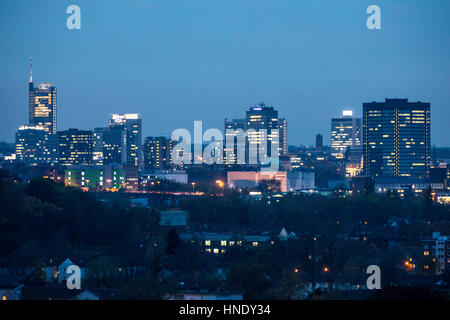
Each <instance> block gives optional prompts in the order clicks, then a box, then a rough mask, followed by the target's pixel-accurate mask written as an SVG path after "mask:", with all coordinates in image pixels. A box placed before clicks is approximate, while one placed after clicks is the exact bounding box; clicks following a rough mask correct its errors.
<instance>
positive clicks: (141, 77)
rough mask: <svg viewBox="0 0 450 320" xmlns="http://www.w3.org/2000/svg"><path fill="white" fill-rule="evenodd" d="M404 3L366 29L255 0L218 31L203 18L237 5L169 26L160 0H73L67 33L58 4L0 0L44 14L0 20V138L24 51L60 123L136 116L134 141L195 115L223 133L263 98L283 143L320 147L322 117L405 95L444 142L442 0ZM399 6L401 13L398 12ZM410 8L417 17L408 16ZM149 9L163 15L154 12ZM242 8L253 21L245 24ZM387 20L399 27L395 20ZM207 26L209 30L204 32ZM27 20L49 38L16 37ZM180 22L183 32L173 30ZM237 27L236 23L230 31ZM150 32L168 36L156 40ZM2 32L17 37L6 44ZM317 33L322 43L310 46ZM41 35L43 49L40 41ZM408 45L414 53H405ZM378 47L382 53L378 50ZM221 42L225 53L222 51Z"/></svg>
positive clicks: (11, 125)
mask: <svg viewBox="0 0 450 320" xmlns="http://www.w3.org/2000/svg"><path fill="white" fill-rule="evenodd" d="M409 3H410V2H408V3H405V2H399V3H397V4H390V3H388V2H384V1H381V2H380V3H379V5H380V6H381V8H382V10H383V27H382V30H376V31H370V30H368V29H367V28H365V25H364V22H365V18H366V16H365V10H364V9H365V7H367V6H366V4H365V3H361V4H358V5H356V6H353V7H352V5H351V4H347V3H345V4H342V7H339V6H337V5H336V4H334V3H332V2H329V3H324V4H319V5H317V6H312V5H311V4H309V3H307V4H303V5H300V4H295V3H289V4H284V5H281V4H274V3H271V2H270V1H263V2H261V3H260V4H258V5H256V4H255V6H254V7H253V9H254V10H253V11H249V10H250V9H249V8H247V7H246V8H244V9H242V12H241V11H240V13H239V14H238V16H237V17H236V26H234V27H232V26H230V25H229V24H227V23H226V22H224V24H223V25H221V26H220V25H218V24H217V23H215V22H214V21H212V20H211V19H213V18H219V17H220V18H229V17H230V15H232V14H233V10H232V9H233V8H234V7H236V8H237V7H239V8H240V6H239V5H237V4H229V5H224V6H220V9H223V12H221V13H219V12H218V9H219V8H218V7H217V6H218V5H217V4H208V5H206V4H202V5H203V6H205V5H206V7H205V10H206V13H208V12H209V13H211V18H205V17H202V19H203V20H201V22H199V23H197V24H195V23H194V22H195V19H194V18H187V16H188V15H189V14H188V13H190V12H191V11H192V10H193V9H195V5H193V7H192V8H190V7H189V8H186V7H184V6H181V7H177V9H176V10H175V12H174V14H175V15H181V14H182V13H181V12H182V11H179V10H182V9H186V10H188V11H187V13H186V15H182V16H181V18H182V19H181V20H180V21H178V20H176V19H175V20H174V19H173V18H170V19H169V16H170V15H169V8H168V7H167V5H164V4H155V3H152V2H149V3H148V4H147V3H139V4H137V5H136V7H127V6H125V5H124V4H122V3H118V4H117V7H107V8H104V9H105V10H106V13H103V14H101V12H102V11H101V10H103V8H102V3H101V2H96V3H93V4H90V3H87V2H80V7H81V9H82V12H83V17H84V19H85V20H83V22H84V23H83V27H82V29H81V30H76V31H70V30H68V29H67V28H65V25H64V21H65V18H66V16H65V13H64V12H65V7H67V3H66V2H64V1H62V2H61V3H58V4H57V5H55V6H54V8H53V7H51V6H49V5H48V4H47V3H46V2H44V3H43V4H39V5H38V4H33V3H31V4H27V5H26V6H25V5H24V4H23V3H12V2H10V3H7V4H6V3H5V4H2V6H6V7H7V9H10V10H13V11H14V12H17V11H20V10H26V8H28V7H31V9H32V10H30V12H32V11H33V12H37V13H39V12H41V11H42V10H45V9H48V10H47V11H48V19H46V20H45V21H41V20H42V19H39V20H36V19H37V18H36V17H34V16H29V15H28V13H26V12H24V18H23V19H22V20H21V21H20V23H21V24H22V25H19V24H18V22H17V21H13V20H11V19H10V18H9V17H2V19H0V20H1V22H0V23H2V26H3V28H2V30H7V29H11V30H12V31H11V33H10V34H5V35H4V38H5V41H7V42H9V43H11V48H10V49H11V50H8V51H7V52H6V51H2V53H0V58H2V61H9V63H7V64H5V65H4V73H3V74H4V77H2V80H1V81H2V83H1V86H0V96H1V97H2V99H1V100H2V104H1V107H0V108H2V114H3V115H4V117H2V120H3V121H2V126H1V129H0V140H6V141H8V142H13V140H14V133H15V131H16V130H17V128H18V126H19V125H22V124H24V122H25V121H24V119H26V113H27V107H26V104H27V101H26V90H27V87H26V85H24V84H25V81H26V79H27V77H28V68H29V65H28V61H27V59H28V57H29V56H33V57H34V62H35V63H34V66H33V68H34V69H35V70H34V71H35V72H34V81H35V82H36V83H37V82H43V83H45V82H52V83H54V85H55V86H56V87H57V88H58V108H59V110H58V123H59V128H58V130H67V129H69V128H80V129H93V128H95V127H99V126H105V125H106V119H108V117H109V116H110V115H111V114H112V113H140V114H141V115H142V118H143V123H144V125H143V132H142V133H143V137H146V136H154V135H157V134H165V135H169V134H170V132H171V131H172V130H174V129H176V128H180V127H181V128H191V127H192V123H193V121H194V120H202V121H203V122H204V123H205V128H222V126H223V124H222V123H223V119H224V118H234V117H238V116H239V115H240V114H241V112H242V110H245V109H247V108H248V107H250V106H252V105H255V104H256V103H257V102H258V101H265V102H266V103H267V104H268V105H273V106H274V107H275V108H276V109H278V110H279V111H280V112H281V113H282V114H283V115H284V117H285V118H286V119H287V120H288V121H289V122H290V127H289V142H290V144H291V145H299V144H305V145H312V144H313V143H314V139H315V135H316V134H317V133H321V134H322V135H323V136H324V144H325V145H329V144H330V128H329V119H330V118H332V117H336V116H338V115H339V114H340V112H341V111H342V110H343V109H352V110H353V111H354V113H355V116H357V117H360V116H361V114H362V104H363V103H364V102H370V101H383V100H384V99H385V98H408V99H409V100H410V101H427V102H430V103H431V105H432V117H431V123H432V131H431V144H432V145H439V146H446V145H448V143H447V138H446V130H445V129H446V128H445V124H446V122H447V120H448V116H447V114H446V110H445V108H446V103H447V102H448V98H449V93H448V90H447V86H446V84H447V80H448V79H447V75H446V72H445V70H448V68H447V66H448V64H449V62H448V59H446V57H445V52H447V51H448V50H447V48H448V43H449V41H447V40H448V32H445V30H447V29H448V28H445V26H446V24H445V23H446V21H447V20H446V18H447V16H446V14H447V13H446V12H448V10H446V9H448V4H447V3H445V2H440V3H437V4H434V5H431V6H426V7H424V6H422V4H420V3H416V4H415V5H414V6H409V5H408V4H409ZM291 7H292V9H297V10H293V11H295V12H296V14H297V16H295V17H294V16H293V15H291V14H288V13H287V12H286V11H287V10H286V9H289V8H291ZM339 8H342V10H341V11H344V12H343V14H344V15H343V17H342V19H339V18H338V17H334V18H333V17H332V16H331V14H332V13H334V12H335V11H336V10H337V9H339ZM146 9H148V10H146ZM406 9H408V10H407V12H408V14H410V15H409V16H408V15H407V14H405V13H404V12H405V10H406ZM271 10H278V11H280V12H283V13H284V14H288V16H287V21H285V22H283V21H281V20H280V19H277V18H273V17H272V18H271V19H270V20H269V21H268V25H267V27H264V24H261V20H264V18H267V17H268V15H269V12H270V11H271ZM6 11H7V10H3V9H2V10H1V12H2V13H3V12H6ZM47 11H46V12H47ZM140 11H142V12H145V13H148V15H149V19H144V17H145V15H143V13H141V12H140ZM194 11H195V10H194ZM119 12H120V14H119ZM311 12H314V13H322V14H323V17H322V18H321V19H323V21H322V20H321V21H316V20H314V19H312V18H308V17H307V14H308V13H311ZM419 12H422V18H421V19H420V20H418V19H413V17H414V16H415V15H416V14H418V13H419ZM157 13H161V14H162V16H161V17H160V18H157V17H156V14H157ZM245 13H250V14H251V16H252V17H253V18H255V19H253V20H252V21H250V22H249V21H246V20H245V19H244V14H245ZM116 14H117V17H121V18H120V19H118V21H117V22H115V23H112V24H110V25H107V26H106V27H102V23H103V24H104V23H105V21H106V17H108V19H109V18H110V17H111V15H113V16H116ZM395 15H398V16H395ZM36 16H39V14H37V15H36ZM136 17H138V18H142V19H141V20H140V21H141V25H140V27H141V28H137V27H136V26H133V25H132V24H131V25H130V24H129V23H128V22H129V21H131V20H134V19H136ZM194 17H197V18H198V16H196V15H195V14H194ZM394 17H395V21H396V22H399V23H398V24H396V25H394V24H393V21H392V19H393V18H394ZM285 18H286V17H285ZM164 19H166V20H164ZM327 19H329V21H327ZM5 23H7V24H8V28H6V26H5ZM38 23H39V24H38ZM208 24H211V29H212V30H211V31H206V30H204V29H203V27H205V26H207V25H208ZM309 24H312V26H313V27H314V28H316V27H317V30H315V31H316V32H315V33H314V37H312V35H309V34H308V33H307V31H305V27H306V26H308V25H309ZM35 25H40V26H41V27H42V28H41V29H42V30H46V33H47V34H48V35H49V36H48V39H47V37H38V38H39V39H38V38H36V39H35V38H33V37H31V38H30V37H25V36H24V35H25V32H26V31H27V30H29V28H30V27H31V26H35ZM331 25H333V26H335V27H336V30H335V32H336V33H337V34H336V35H333V34H332V33H330V32H329V31H327V30H328V29H327V28H325V27H326V26H328V27H329V26H331ZM183 26H184V27H189V28H191V29H189V28H188V31H186V32H185V33H183V32H181V31H180V30H181V29H180V28H182V27H183ZM166 27H167V29H164V28H166ZM290 27H292V28H290ZM239 28H244V30H246V31H245V32H244V35H241V36H240V37H239V34H238V31H239V30H240V29H239ZM199 29H200V30H203V31H200V30H199ZM156 30H157V31H158V32H163V33H164V36H165V37H166V38H165V39H161V38H160V36H158V32H157V31H156ZM194 31H195V32H194ZM218 31H222V33H219V34H220V35H223V36H225V39H216V38H214V37H212V35H211V32H218ZM240 31H242V30H240ZM442 31H443V32H442ZM377 32H378V33H377ZM128 33H130V34H131V35H133V36H132V37H129V39H128V38H127V37H125V36H126V35H127V34H128ZM343 33H345V36H344V34H343ZM144 36H145V39H147V38H148V39H149V41H147V40H144ZM279 36H280V37H279ZM12 37H14V39H15V41H9V40H11V39H12ZM114 37H118V38H119V39H121V41H122V40H123V43H124V46H125V47H129V48H131V49H132V50H124V49H120V48H118V47H117V45H116V44H115V42H114V41H111V40H112V39H114ZM333 37H335V38H336V39H334V40H333ZM8 39H9V40H8ZM17 39H24V40H23V41H22V40H19V41H17ZM55 39H56V41H55ZM92 39H95V41H96V42H93V40H92ZM233 39H235V40H233ZM276 39H278V40H276ZM317 39H322V40H321V41H320V42H321V43H320V44H319V43H317ZM201 40H204V41H203V42H202V41H201ZM221 40H223V43H222V42H221ZM244 40H245V41H244ZM291 40H292V41H291ZM48 41H52V42H51V44H52V51H51V52H48V51H46V50H43V49H42V47H45V43H48ZM189 41H192V45H190V43H189ZM269 41H271V42H274V41H275V42H274V43H275V45H276V48H277V49H276V50H270V51H271V54H268V53H266V52H265V51H264V49H263V50H258V51H255V50H254V48H259V47H262V48H265V47H267V48H272V47H271V46H269V44H271V42H269ZM40 42H42V44H43V45H38V44H39V43H40ZM322 42H323V43H322ZM169 44H171V45H172V47H171V46H169ZM177 44H178V45H179V48H178V47H177ZM340 44H344V46H340ZM415 46H420V47H421V50H419V51H418V52H416V51H414V52H413V51H411V48H414V47H415ZM344 47H345V48H344ZM171 48H178V49H177V50H175V51H174V50H171ZM338 48H341V49H338ZM374 48H375V50H373V49H374ZM387 48H389V50H390V51H391V52H390V54H389V55H386V54H384V53H383V52H385V50H386V49H387ZM222 49H225V52H227V54H228V56H229V57H228V56H225V55H224V53H221V52H222V51H223V50H222ZM235 51H236V54H234V55H233V54H231V53H232V52H235ZM255 52H256V54H255ZM230 55H231V56H230ZM164 57H166V59H164ZM250 57H252V59H253V60H252V59H249V58H250ZM355 59H356V60H355ZM283 60H285V62H283ZM337 61H340V63H337ZM306 62H308V63H306ZM351 62H352V63H353V62H354V65H353V64H352V63H351ZM394 65H395V68H394ZM228 70H229V71H228ZM323 92H326V93H327V94H325V95H324V94H323ZM10 110H14V112H11V111H10ZM86 114H89V116H88V117H86ZM318 114H319V116H318ZM169 121H170V122H169Z"/></svg>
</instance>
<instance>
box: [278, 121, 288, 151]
mask: <svg viewBox="0 0 450 320" xmlns="http://www.w3.org/2000/svg"><path fill="white" fill-rule="evenodd" d="M278 128H279V132H280V148H279V149H280V156H284V155H287V153H288V123H287V120H286V119H279V120H278Z"/></svg>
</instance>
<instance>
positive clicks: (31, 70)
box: [30, 57, 33, 82]
mask: <svg viewBox="0 0 450 320" xmlns="http://www.w3.org/2000/svg"><path fill="white" fill-rule="evenodd" d="M30 82H33V57H30Z"/></svg>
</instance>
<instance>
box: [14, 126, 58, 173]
mask: <svg viewBox="0 0 450 320" xmlns="http://www.w3.org/2000/svg"><path fill="white" fill-rule="evenodd" d="M57 157H58V155H57V141H56V136H55V135H52V134H49V133H48V132H47V131H46V130H45V128H44V127H42V126H20V127H19V130H18V131H17V132H16V158H17V160H18V161H19V162H22V163H25V164H28V165H32V166H35V165H39V164H49V165H55V164H56V163H57Z"/></svg>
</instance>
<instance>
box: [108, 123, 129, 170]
mask: <svg viewBox="0 0 450 320" xmlns="http://www.w3.org/2000/svg"><path fill="white" fill-rule="evenodd" d="M102 136H103V164H112V163H117V164H125V163H127V159H128V157H127V132H126V129H125V127H123V126H112V127H108V128H105V130H104V131H103V133H102Z"/></svg>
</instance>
